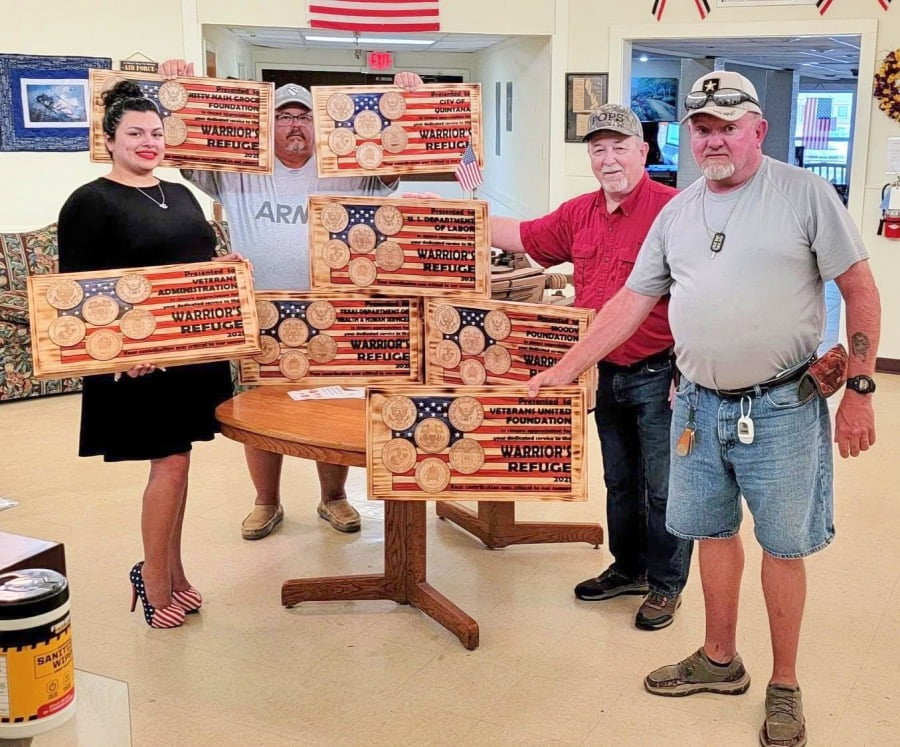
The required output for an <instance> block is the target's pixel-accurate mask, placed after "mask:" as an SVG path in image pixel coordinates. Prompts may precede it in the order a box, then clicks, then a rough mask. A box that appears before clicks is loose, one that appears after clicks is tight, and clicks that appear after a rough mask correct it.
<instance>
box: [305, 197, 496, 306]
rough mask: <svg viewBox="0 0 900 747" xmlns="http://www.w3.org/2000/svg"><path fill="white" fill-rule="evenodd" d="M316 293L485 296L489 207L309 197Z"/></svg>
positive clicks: (474, 203)
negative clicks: (347, 292) (348, 292)
mask: <svg viewBox="0 0 900 747" xmlns="http://www.w3.org/2000/svg"><path fill="white" fill-rule="evenodd" d="M309 246H310V277H311V278H312V287H313V290H317V291H318V290H328V291H335V290H337V291H351V292H357V291H363V292H377V293H387V294H391V295H409V294H410V293H414V294H415V295H419V296H429V295H430V296H440V295H446V294H448V293H461V294H465V295H467V296H475V297H481V298H488V297H489V296H490V290H491V288H490V285H491V267H490V230H489V226H488V212H487V203H486V202H483V201H479V200H413V199H409V200H404V199H396V198H385V197H341V196H331V195H327V196H326V195H313V196H311V197H310V198H309Z"/></svg>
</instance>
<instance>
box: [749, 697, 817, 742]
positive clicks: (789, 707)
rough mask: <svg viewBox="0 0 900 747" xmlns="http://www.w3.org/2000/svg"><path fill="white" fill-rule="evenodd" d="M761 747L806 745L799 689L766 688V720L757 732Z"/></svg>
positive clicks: (804, 723) (804, 720)
mask: <svg viewBox="0 0 900 747" xmlns="http://www.w3.org/2000/svg"><path fill="white" fill-rule="evenodd" d="M759 743H760V744H761V745H762V746H763V747H803V745H805V744H806V719H804V718H803V702H802V701H801V699H800V688H799V687H790V686H789V685H769V686H768V687H767V688H766V720H765V721H763V725H762V728H761V729H760V730H759Z"/></svg>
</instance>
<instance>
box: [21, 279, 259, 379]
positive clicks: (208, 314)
mask: <svg viewBox="0 0 900 747" xmlns="http://www.w3.org/2000/svg"><path fill="white" fill-rule="evenodd" d="M136 275H140V276H141V277H143V278H144V279H145V280H146V281H147V286H145V287H144V288H143V289H142V290H141V292H140V293H138V294H135V293H134V292H132V291H133V289H134V288H135V287H137V284H136V283H135V282H134V281H135V276H136ZM123 278H124V279H125V280H128V281H131V282H128V283H125V282H123ZM73 289H74V291H73ZM129 289H131V290H129ZM138 299H139V300H138ZM92 306H102V309H103V312H104V313H103V314H102V315H101V314H99V313H97V311H96V310H95V311H94V312H93V313H88V312H89V311H90V309H91V308H92ZM28 308H29V321H30V324H31V340H32V358H33V364H34V374H35V376H37V377H38V378H55V377H58V376H60V375H64V376H81V375H90V374H98V373H111V372H115V371H127V370H128V369H130V368H132V367H133V366H135V365H137V364H138V363H155V364H157V365H161V366H174V365H179V364H187V363H200V362H204V361H217V360H229V359H231V358H240V357H242V356H246V355H258V354H259V352H260V347H259V325H258V322H257V316H256V304H255V302H254V298H253V286H252V283H251V279H250V267H249V264H248V263H247V262H243V261H242V262H194V263H190V264H180V265H159V266H156V267H137V268H128V269H124V270H102V271H96V272H94V271H91V272H69V273H59V274H45V275H30V276H29V277H28ZM86 310H87V311H86ZM107 310H108V313H107Z"/></svg>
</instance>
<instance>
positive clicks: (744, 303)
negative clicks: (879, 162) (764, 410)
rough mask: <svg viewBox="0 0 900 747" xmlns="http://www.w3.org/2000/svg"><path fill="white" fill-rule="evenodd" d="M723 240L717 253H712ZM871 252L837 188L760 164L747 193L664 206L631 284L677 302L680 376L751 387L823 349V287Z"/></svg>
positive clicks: (695, 189)
mask: <svg viewBox="0 0 900 747" xmlns="http://www.w3.org/2000/svg"><path fill="white" fill-rule="evenodd" d="M719 231H721V232H722V233H724V234H725V241H724V244H723V246H722V249H721V251H719V252H718V253H714V252H712V251H711V248H710V246H711V242H712V239H713V235H714V234H715V233H716V232H719ZM867 258H868V253H867V252H866V248H865V246H864V245H863V242H862V239H861V238H860V235H859V232H858V231H857V230H856V227H855V226H854V224H853V221H851V220H850V215H849V214H848V212H847V210H846V209H845V208H844V206H843V205H842V204H841V202H840V200H839V199H838V196H837V193H836V192H835V190H834V188H833V187H832V186H831V185H830V184H828V183H827V182H826V181H825V180H823V179H822V178H820V177H818V176H816V175H815V174H813V173H811V172H809V171H805V170H804V169H799V168H797V167H795V166H789V165H788V164H785V163H781V162H780V161H774V160H772V159H770V158H764V159H763V162H762V165H761V166H760V168H759V170H758V171H757V172H756V174H755V175H754V176H753V178H752V179H751V180H750V181H749V182H747V183H746V184H745V185H743V186H742V187H741V188H740V189H736V190H733V191H731V192H728V193H725V194H714V193H713V192H710V191H709V189H708V188H706V186H705V179H703V178H700V179H698V180H697V181H696V182H694V183H693V184H691V185H690V186H689V187H688V188H687V189H685V190H684V191H683V192H681V193H680V194H679V195H678V196H676V197H675V198H673V199H672V201H671V202H670V203H669V204H668V205H666V207H664V208H663V210H662V212H660V214H659V216H657V218H656V221H654V223H653V226H652V227H651V229H650V233H649V234H648V236H647V239H646V240H645V241H644V244H643V246H642V247H641V251H640V253H639V254H638V258H637V261H636V263H635V267H634V270H633V272H632V273H631V275H630V277H629V278H628V281H627V283H626V285H627V286H628V287H629V288H630V289H631V290H633V291H635V292H637V293H641V294H644V295H648V296H657V295H663V294H665V293H671V296H672V297H671V301H670V302H669V322H670V324H671V326H672V333H673V335H674V337H675V354H676V356H677V359H678V367H679V368H680V369H681V371H682V372H683V373H684V375H685V376H687V377H688V379H690V380H691V381H694V382H696V383H698V384H700V385H701V386H705V387H709V388H713V389H737V388H742V387H746V386H752V385H753V384H757V383H759V382H761V381H765V380H767V379H770V378H772V377H773V376H776V375H778V374H779V373H781V372H783V371H786V370H789V369H790V368H793V367H794V366H796V365H798V364H799V363H801V362H802V361H804V360H805V359H806V358H807V357H808V356H809V355H810V354H812V352H813V351H815V349H816V348H817V347H818V345H819V343H820V342H821V337H822V331H823V327H824V323H825V305H824V299H823V281H825V280H832V279H834V278H835V277H837V276H839V275H841V274H842V273H844V272H845V271H846V270H847V269H849V268H850V266H851V265H853V264H855V263H856V262H858V261H859V260H862V259H867Z"/></svg>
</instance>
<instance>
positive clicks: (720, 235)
mask: <svg viewBox="0 0 900 747" xmlns="http://www.w3.org/2000/svg"><path fill="white" fill-rule="evenodd" d="M755 176H756V174H754V175H753V176H751V177H750V179H749V180H748V181H747V182H746V183H745V184H744V185H743V186H742V187H741V193H740V194H739V195H738V196H737V199H736V200H735V201H734V204H732V206H731V210H729V211H728V215H727V216H726V217H725V222H724V223H723V224H722V229H721V230H720V231H713V230H712V229H711V228H710V227H709V222H708V221H707V220H706V193H707V192H708V191H709V187H708V186H707V182H706V181H705V180H704V182H703V195H702V196H701V198H700V214H701V216H702V217H703V225H704V226H705V227H706V231H707V232H708V233H709V235H710V236H711V237H712V241H711V242H710V244H709V250H710V252H712V254H711V255H710V259H714V258H715V256H716V255H717V254H718V253H719V252H721V251H722V247H724V246H725V229H726V228H728V221H730V220H731V216H732V215H734V211H735V209H736V208H737V206H738V203H739V202H740V201H741V198H742V197H743V196H744V193H745V192H746V191H747V190H748V189H749V187H750V182H752V181H753V179H754V177H755Z"/></svg>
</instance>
